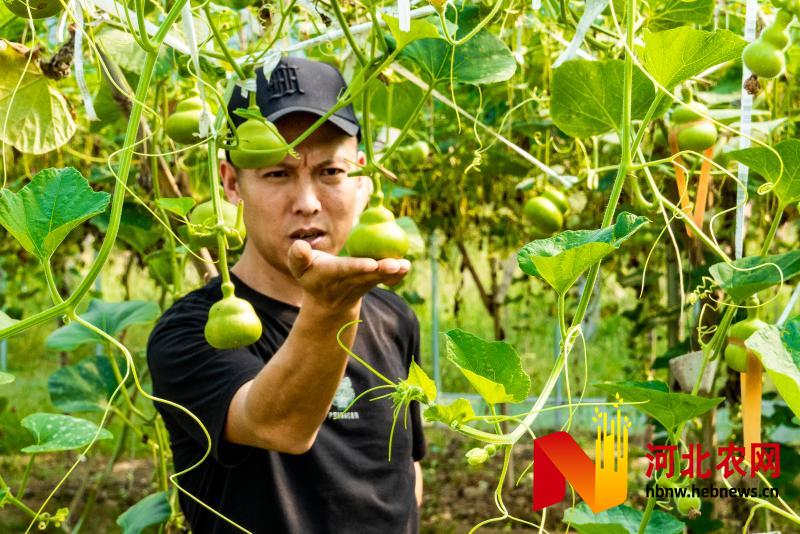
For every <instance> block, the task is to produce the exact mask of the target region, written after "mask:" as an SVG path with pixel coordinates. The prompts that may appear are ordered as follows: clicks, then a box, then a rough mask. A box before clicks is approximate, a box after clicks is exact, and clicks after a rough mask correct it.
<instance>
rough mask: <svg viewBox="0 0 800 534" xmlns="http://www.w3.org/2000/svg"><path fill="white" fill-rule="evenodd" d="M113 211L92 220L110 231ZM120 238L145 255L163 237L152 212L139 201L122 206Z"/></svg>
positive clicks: (104, 229) (102, 229)
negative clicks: (138, 202) (109, 226)
mask: <svg viewBox="0 0 800 534" xmlns="http://www.w3.org/2000/svg"><path fill="white" fill-rule="evenodd" d="M110 218H111V213H102V214H100V215H98V216H97V217H95V218H94V219H92V220H91V223H92V224H94V225H95V226H97V228H99V229H100V230H101V231H103V232H107V231H108V223H109V220H110ZM117 235H118V237H119V239H120V240H122V241H124V242H125V243H127V244H128V245H130V246H131V247H133V249H134V250H136V252H138V253H139V254H141V255H142V256H144V255H145V254H146V251H147V249H149V248H150V247H152V246H153V245H155V244H156V243H157V242H158V240H159V239H161V235H162V234H161V231H160V229H158V228H157V227H156V222H155V221H154V220H153V217H152V216H151V215H150V213H149V212H148V211H147V210H146V209H145V208H143V207H142V206H140V205H139V204H137V203H133V202H126V203H125V204H123V206H122V217H121V218H120V227H119V233H118V234H117Z"/></svg>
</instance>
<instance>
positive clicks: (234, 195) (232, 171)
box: [219, 159, 242, 204]
mask: <svg viewBox="0 0 800 534" xmlns="http://www.w3.org/2000/svg"><path fill="white" fill-rule="evenodd" d="M219 177H220V180H222V189H223V191H225V196H226V197H227V198H228V201H229V202H231V203H233V204H238V203H239V199H241V198H242V194H241V182H240V181H239V172H238V171H237V169H236V167H234V166H233V165H231V163H230V162H229V161H227V160H224V159H220V160H219Z"/></svg>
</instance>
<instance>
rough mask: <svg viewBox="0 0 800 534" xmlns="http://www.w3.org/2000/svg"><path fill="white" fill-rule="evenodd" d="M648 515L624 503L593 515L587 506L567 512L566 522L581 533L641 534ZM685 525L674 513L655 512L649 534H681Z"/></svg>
mask: <svg viewBox="0 0 800 534" xmlns="http://www.w3.org/2000/svg"><path fill="white" fill-rule="evenodd" d="M643 516H644V512H642V511H641V510H636V509H634V508H631V507H630V506H626V505H624V504H620V505H619V506H615V507H614V508H609V509H608V510H604V511H602V512H600V513H597V514H595V513H593V512H592V511H591V510H590V509H589V506H587V505H586V503H580V504H578V505H577V506H575V507H573V508H568V509H567V510H565V511H564V519H562V521H563V522H564V523H567V524H569V525H571V526H572V527H573V528H575V530H577V531H578V532H579V533H580V534H637V532H638V531H639V524H641V522H642V517H643ZM683 527H684V524H683V523H682V522H681V521H678V520H677V519H675V518H674V517H673V516H671V515H670V514H667V513H664V512H662V511H661V510H654V511H653V513H652V515H651V516H650V521H649V522H648V523H647V528H645V531H644V532H645V534H680V533H681V532H683Z"/></svg>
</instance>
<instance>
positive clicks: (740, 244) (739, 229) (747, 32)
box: [733, 0, 758, 259]
mask: <svg viewBox="0 0 800 534" xmlns="http://www.w3.org/2000/svg"><path fill="white" fill-rule="evenodd" d="M746 9H747V11H746V13H745V22H744V38H745V40H746V41H747V42H750V41H752V40H753V39H755V36H756V15H758V0H747V8H746ZM750 74H751V72H750V70H749V69H748V68H747V66H745V65H742V85H744V82H745V80H747V78H749V77H750ZM739 109H740V116H741V119H740V120H739V122H740V124H741V126H740V127H739V129H740V130H741V131H742V136H741V137H740V138H739V148H740V149H743V148H748V147H749V146H750V139H748V138H747V136H749V135H750V134H751V132H752V128H751V125H752V118H753V95H751V94H750V93H748V92H747V91H745V90H744V89H742V104H741V107H740V108H739ZM737 177H738V178H739V184H738V186H737V188H736V206H737V207H736V231H735V233H734V247H733V248H734V253H735V256H736V259H739V258H741V257H742V254H743V253H744V231H745V220H744V208H745V206H744V198H745V194H746V192H747V181H748V178H749V169H748V168H747V167H746V166H745V165H743V164H741V163H739V165H738V170H737Z"/></svg>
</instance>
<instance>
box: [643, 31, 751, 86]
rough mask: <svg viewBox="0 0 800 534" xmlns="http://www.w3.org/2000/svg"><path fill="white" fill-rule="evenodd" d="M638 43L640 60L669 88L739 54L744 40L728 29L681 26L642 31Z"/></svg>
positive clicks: (744, 44)
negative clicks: (655, 30) (639, 44)
mask: <svg viewBox="0 0 800 534" xmlns="http://www.w3.org/2000/svg"><path fill="white" fill-rule="evenodd" d="M643 40H644V46H643V47H637V52H638V54H639V57H640V59H641V60H642V64H643V65H644V67H645V68H646V69H647V71H648V72H649V73H650V74H652V75H653V77H654V78H655V79H656V80H657V81H658V83H660V84H661V85H663V86H664V87H666V88H667V89H669V90H672V89H673V88H674V87H675V86H676V85H678V84H679V83H681V82H682V81H684V80H688V79H689V78H691V77H692V76H697V75H698V74H700V73H701V72H703V71H704V70H706V69H708V68H709V67H713V66H714V65H718V64H719V63H723V62H725V61H729V60H732V59H736V58H738V57H741V55H742V50H743V49H744V47H745V46H746V45H747V41H745V40H744V39H742V38H741V37H739V36H738V35H736V34H734V33H733V32H730V31H728V30H717V31H713V32H707V31H703V30H696V29H694V28H690V27H688V26H681V27H679V28H674V29H671V30H666V31H663V32H651V31H649V30H645V31H644V36H643Z"/></svg>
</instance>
